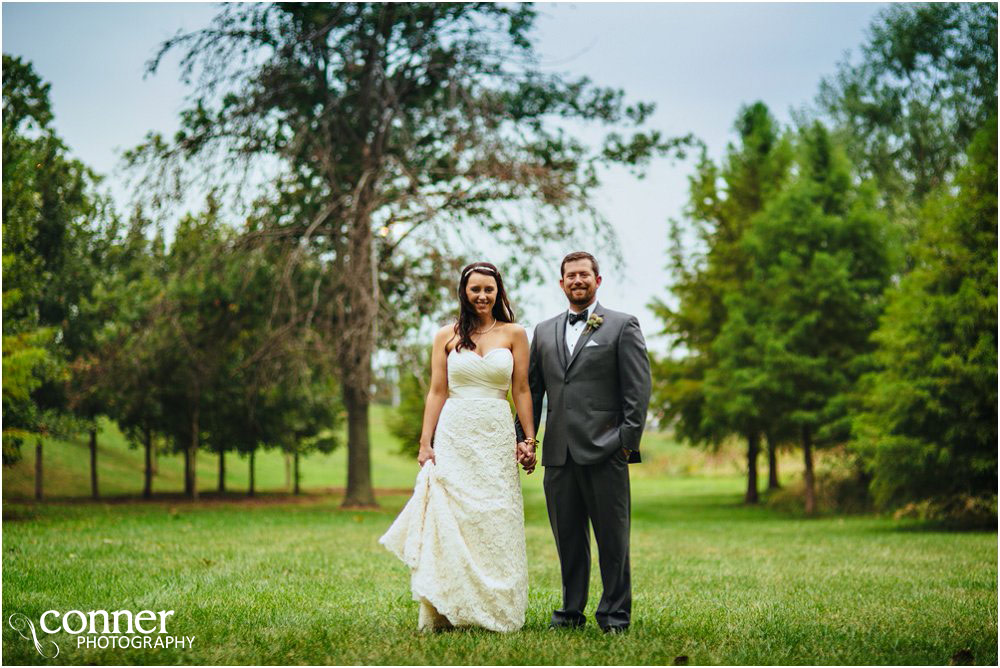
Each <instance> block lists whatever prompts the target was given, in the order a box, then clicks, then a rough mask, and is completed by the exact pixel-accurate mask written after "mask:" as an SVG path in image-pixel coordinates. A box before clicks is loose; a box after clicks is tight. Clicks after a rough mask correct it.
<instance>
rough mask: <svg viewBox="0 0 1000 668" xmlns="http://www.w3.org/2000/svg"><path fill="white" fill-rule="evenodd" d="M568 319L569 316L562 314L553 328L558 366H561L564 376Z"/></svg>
mask: <svg viewBox="0 0 1000 668" xmlns="http://www.w3.org/2000/svg"><path fill="white" fill-rule="evenodd" d="M568 318H569V315H568V314H567V313H563V314H562V315H561V316H560V317H559V320H557V321H556V326H555V327H554V328H553V329H555V331H556V354H557V355H558V356H559V365H560V366H562V370H563V373H564V374H565V373H566V320H567V319H568Z"/></svg>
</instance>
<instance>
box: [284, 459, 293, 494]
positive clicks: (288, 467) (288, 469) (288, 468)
mask: <svg viewBox="0 0 1000 668" xmlns="http://www.w3.org/2000/svg"><path fill="white" fill-rule="evenodd" d="M291 491H292V453H290V452H286V453H285V492H291Z"/></svg>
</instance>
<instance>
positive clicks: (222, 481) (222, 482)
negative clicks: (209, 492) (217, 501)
mask: <svg viewBox="0 0 1000 668" xmlns="http://www.w3.org/2000/svg"><path fill="white" fill-rule="evenodd" d="M225 491H226V453H225V452H220V453H219V492H220V493H222V492H225Z"/></svg>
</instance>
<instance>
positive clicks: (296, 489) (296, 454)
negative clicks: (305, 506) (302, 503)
mask: <svg viewBox="0 0 1000 668" xmlns="http://www.w3.org/2000/svg"><path fill="white" fill-rule="evenodd" d="M298 493H299V453H298V452H297V451H296V453H295V491H294V492H293V494H296V495H298Z"/></svg>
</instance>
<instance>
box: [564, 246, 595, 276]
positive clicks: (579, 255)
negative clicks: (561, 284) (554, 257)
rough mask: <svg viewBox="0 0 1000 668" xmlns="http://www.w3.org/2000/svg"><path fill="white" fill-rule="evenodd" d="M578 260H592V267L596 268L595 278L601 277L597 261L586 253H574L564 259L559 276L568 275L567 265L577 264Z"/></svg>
mask: <svg viewBox="0 0 1000 668" xmlns="http://www.w3.org/2000/svg"><path fill="white" fill-rule="evenodd" d="M576 260H590V264H591V266H592V267H593V268H594V276H600V275H601V270H600V268H598V266H597V259H596V258H594V256H593V255H591V254H590V253H588V252H586V251H573V252H572V253H570V254H569V255H567V256H566V257H564V258H563V261H562V264H560V265H559V276H565V275H566V263H567V262H575V261H576Z"/></svg>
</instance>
